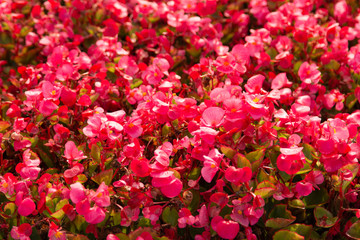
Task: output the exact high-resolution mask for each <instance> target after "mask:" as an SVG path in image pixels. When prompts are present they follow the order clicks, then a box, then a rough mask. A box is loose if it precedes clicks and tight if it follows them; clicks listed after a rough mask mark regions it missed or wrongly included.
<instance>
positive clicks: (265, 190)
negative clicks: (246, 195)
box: [254, 181, 277, 199]
mask: <svg viewBox="0 0 360 240" xmlns="http://www.w3.org/2000/svg"><path fill="white" fill-rule="evenodd" d="M276 189H277V188H276V186H275V185H274V184H272V183H271V182H269V181H263V182H261V183H259V184H258V185H257V188H256V190H255V192H254V193H255V194H256V195H259V196H261V197H262V198H264V199H265V198H268V197H271V196H272V195H273V194H274V193H275V192H276Z"/></svg>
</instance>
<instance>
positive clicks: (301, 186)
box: [296, 182, 313, 196]
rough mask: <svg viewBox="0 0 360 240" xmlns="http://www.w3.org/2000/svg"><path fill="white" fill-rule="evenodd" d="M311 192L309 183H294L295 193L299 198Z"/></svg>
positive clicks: (311, 188) (311, 186) (311, 187)
mask: <svg viewBox="0 0 360 240" xmlns="http://www.w3.org/2000/svg"><path fill="white" fill-rule="evenodd" d="M312 190H313V185H312V184H311V183H309V182H298V183H296V192H297V193H298V194H299V195H300V196H307V195H309V194H310V193H311V192H312Z"/></svg>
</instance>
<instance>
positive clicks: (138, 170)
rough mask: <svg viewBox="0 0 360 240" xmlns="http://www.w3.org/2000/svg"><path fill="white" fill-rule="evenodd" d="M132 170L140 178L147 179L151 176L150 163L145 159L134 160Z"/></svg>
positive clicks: (131, 165)
mask: <svg viewBox="0 0 360 240" xmlns="http://www.w3.org/2000/svg"><path fill="white" fill-rule="evenodd" d="M168 165H169V164H167V166H168ZM130 168H131V170H132V171H133V172H134V173H135V174H136V175H137V176H139V177H146V176H149V174H150V166H149V162H148V160H146V159H144V158H141V159H133V160H132V161H131V163H130Z"/></svg>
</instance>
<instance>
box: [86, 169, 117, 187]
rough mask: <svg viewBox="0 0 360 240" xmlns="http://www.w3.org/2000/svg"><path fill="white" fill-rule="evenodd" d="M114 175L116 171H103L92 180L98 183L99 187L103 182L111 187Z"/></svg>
mask: <svg viewBox="0 0 360 240" xmlns="http://www.w3.org/2000/svg"><path fill="white" fill-rule="evenodd" d="M113 174H114V170H113V169H108V170H105V171H102V172H100V173H99V174H97V175H95V176H94V177H92V178H91V180H93V181H94V182H96V183H97V184H99V185H100V184H101V183H102V182H104V183H105V184H106V185H110V183H111V180H112V177H113Z"/></svg>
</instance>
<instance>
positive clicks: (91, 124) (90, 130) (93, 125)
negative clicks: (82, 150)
mask: <svg viewBox="0 0 360 240" xmlns="http://www.w3.org/2000/svg"><path fill="white" fill-rule="evenodd" d="M87 123H88V125H87V126H86V127H84V128H83V132H84V134H85V135H86V136H87V137H90V138H94V137H99V134H100V131H101V126H102V120H101V118H100V117H99V116H96V115H94V116H92V117H90V118H89V120H88V121H87Z"/></svg>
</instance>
